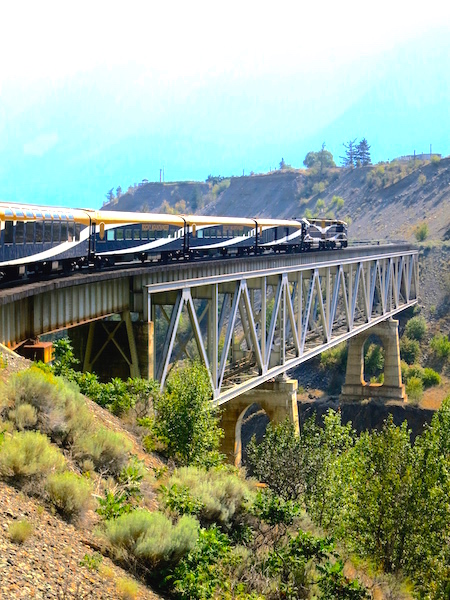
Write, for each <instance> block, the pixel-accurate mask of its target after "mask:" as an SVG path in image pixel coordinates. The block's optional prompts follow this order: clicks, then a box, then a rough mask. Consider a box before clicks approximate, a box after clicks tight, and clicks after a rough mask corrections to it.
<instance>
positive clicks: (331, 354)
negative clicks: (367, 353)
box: [320, 342, 348, 371]
mask: <svg viewBox="0 0 450 600" xmlns="http://www.w3.org/2000/svg"><path fill="white" fill-rule="evenodd" d="M347 353H348V350H347V343H346V342H342V344H338V345H337V346H333V348H330V349H329V350H325V352H322V354H321V355H320V366H321V367H322V368H323V369H325V370H327V371H328V370H330V369H338V370H345V366H346V364H347Z"/></svg>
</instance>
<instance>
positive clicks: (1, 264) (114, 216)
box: [0, 202, 347, 278]
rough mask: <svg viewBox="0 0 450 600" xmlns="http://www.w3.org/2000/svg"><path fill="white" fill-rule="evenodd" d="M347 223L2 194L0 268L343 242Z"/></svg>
mask: <svg viewBox="0 0 450 600" xmlns="http://www.w3.org/2000/svg"><path fill="white" fill-rule="evenodd" d="M346 246H347V225H346V223H345V222H343V221H336V220H321V219H310V220H307V219H304V218H301V219H290V220H281V219H264V218H257V219H247V218H232V217H214V216H209V217H206V216H197V215H165V214H152V213H131V212H119V211H117V212H115V211H96V210H91V209H67V208H56V207H50V206H35V205H19V204H7V203H1V202H0V273H1V277H2V278H14V277H17V276H22V275H25V274H32V273H51V272H53V271H59V270H63V271H65V272H70V271H72V270H73V269H75V268H81V267H83V266H88V265H90V266H97V267H101V266H104V265H108V264H114V263H117V262H129V261H133V260H140V261H142V262H145V261H148V260H150V261H162V262H166V261H169V260H188V259H194V258H202V257H214V256H223V257H225V256H242V255H245V254H262V253H267V252H302V251H307V250H313V249H318V250H322V249H332V248H345V247H346Z"/></svg>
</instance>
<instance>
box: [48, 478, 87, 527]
mask: <svg viewBox="0 0 450 600" xmlns="http://www.w3.org/2000/svg"><path fill="white" fill-rule="evenodd" d="M46 489H47V492H48V494H49V497H50V501H51V503H52V504H53V506H55V508H56V509H57V510H58V511H59V512H60V513H61V514H63V515H65V516H66V517H73V516H76V515H79V514H81V513H82V512H83V511H84V510H86V508H87V507H88V504H89V501H90V498H91V494H92V484H91V482H90V481H88V480H87V479H85V478H83V477H80V476H79V475H76V474H75V473H71V472H70V471H65V472H64V473H54V474H53V475H50V477H49V478H48V479H47V483H46Z"/></svg>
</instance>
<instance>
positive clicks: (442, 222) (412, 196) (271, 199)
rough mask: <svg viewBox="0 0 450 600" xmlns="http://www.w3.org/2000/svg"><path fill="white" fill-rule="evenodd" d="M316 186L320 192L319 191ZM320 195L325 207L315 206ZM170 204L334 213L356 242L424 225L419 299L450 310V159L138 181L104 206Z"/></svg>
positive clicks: (406, 233) (229, 210) (401, 234)
mask: <svg viewBox="0 0 450 600" xmlns="http://www.w3.org/2000/svg"><path fill="white" fill-rule="evenodd" d="M317 189H320V190H321V191H317V192H316V193H314V191H315V190H317ZM337 197H339V198H341V199H342V200H343V202H342V200H341V201H340V202H339V204H337V203H336V202H335V201H334V200H333V198H334V199H336V198H337ZM319 199H321V200H322V201H323V207H322V208H318V205H317V202H318V200H319ZM182 201H184V203H183V202H182ZM177 203H178V206H176V205H177ZM320 204H322V203H320ZM167 205H170V207H172V209H171V210H174V211H175V212H185V213H198V214H210V215H220V216H236V217H241V216H242V217H243V216H246V217H248V216H251V217H258V216H260V217H272V218H276V217H279V218H291V217H301V216H304V215H308V214H313V215H314V214H316V215H326V216H333V217H334V216H335V217H337V218H340V219H344V220H346V221H348V223H349V236H350V239H351V240H352V241H358V240H369V239H379V240H383V239H391V240H405V241H415V236H414V231H415V227H416V226H417V225H418V224H421V223H426V225H427V227H428V236H427V239H426V240H425V242H423V243H422V254H421V290H423V295H422V298H421V305H422V306H423V307H424V308H425V310H426V313H427V315H428V316H430V315H434V316H435V317H442V316H444V317H445V316H446V313H447V312H448V311H447V309H446V307H447V301H448V297H449V296H450V290H449V289H448V288H449V285H450V284H449V283H448V277H449V275H448V265H449V262H450V261H449V258H450V256H449V255H450V247H449V244H448V240H449V239H450V157H448V158H444V159H441V160H440V161H438V162H434V163H430V162H427V163H418V164H417V166H416V168H414V165H413V164H412V163H399V162H392V163H387V164H380V165H373V166H369V167H360V168H357V169H353V170H348V169H342V168H335V169H329V170H328V171H327V172H324V173H323V175H322V176H320V175H319V174H318V173H314V172H312V171H311V170H304V169H303V170H296V169H288V170H284V171H275V172H271V173H268V174H266V175H250V176H247V177H232V178H230V179H223V178H209V181H208V182H179V183H170V184H169V183H148V184H141V185H139V186H137V187H136V188H130V190H129V192H128V193H126V194H123V195H122V196H121V197H120V198H119V199H115V200H114V201H113V202H112V203H110V204H106V205H105V206H104V209H105V210H106V209H109V210H130V211H142V210H145V211H146V210H150V211H154V212H160V211H162V210H163V209H166V210H167V208H168V207H167ZM337 207H339V208H337ZM180 208H182V209H183V210H180ZM439 308H440V309H441V310H440V311H439ZM436 309H438V310H437V312H436Z"/></svg>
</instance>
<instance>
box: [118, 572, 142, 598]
mask: <svg viewBox="0 0 450 600" xmlns="http://www.w3.org/2000/svg"><path fill="white" fill-rule="evenodd" d="M116 589H117V593H118V594H119V596H120V598H121V600H134V599H135V598H137V596H138V593H139V587H138V584H137V583H136V582H135V581H133V580H132V579H128V578H127V577H119V579H117V580H116Z"/></svg>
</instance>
